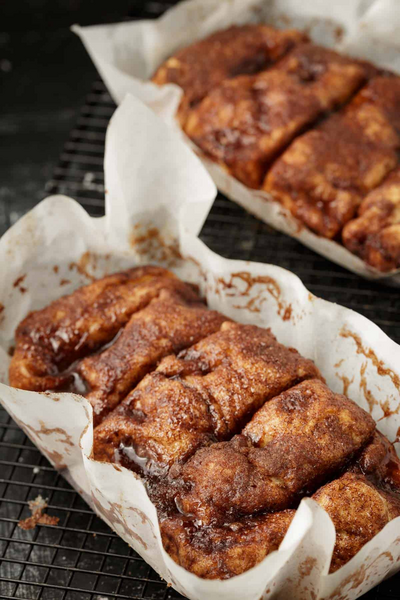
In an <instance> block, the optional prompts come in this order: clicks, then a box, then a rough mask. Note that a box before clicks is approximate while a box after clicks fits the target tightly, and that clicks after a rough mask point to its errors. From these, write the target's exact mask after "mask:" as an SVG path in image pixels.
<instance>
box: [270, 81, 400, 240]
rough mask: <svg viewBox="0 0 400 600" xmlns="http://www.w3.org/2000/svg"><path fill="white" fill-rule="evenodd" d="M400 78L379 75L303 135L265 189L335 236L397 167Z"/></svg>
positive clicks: (278, 163)
mask: <svg viewBox="0 0 400 600" xmlns="http://www.w3.org/2000/svg"><path fill="white" fill-rule="evenodd" d="M399 132H400V78H396V77H390V76H386V77H376V78H374V79H372V80H371V81H370V83H369V84H368V85H366V86H365V87H364V88H363V89H362V90H361V91H360V92H359V93H358V94H357V95H356V96H355V98H354V99H353V100H352V101H351V102H350V104H349V105H348V106H346V107H345V108H344V109H342V110H341V111H340V112H339V113H337V114H335V115H333V116H331V117H330V118H328V119H327V120H326V121H324V122H323V123H322V124H321V125H320V126H319V127H317V128H315V129H313V130H311V131H309V132H307V133H305V134H303V135H302V136H300V137H298V138H297V139H296V140H295V141H294V142H293V143H292V144H291V145H290V146H289V148H288V149H287V150H286V151H285V152H284V153H283V155H282V156H281V157H280V158H279V159H278V160H277V161H276V162H275V164H274V165H273V166H272V168H271V169H270V171H269V173H268V175H267V177H266V179H265V182H264V185H263V188H264V189H265V190H266V191H268V192H270V193H271V194H272V195H273V196H274V197H275V199H277V200H278V201H279V202H281V203H282V204H283V205H284V206H286V207H287V208H288V209H289V210H290V211H291V212H292V213H293V214H294V215H295V216H296V217H298V218H299V219H300V221H302V222H303V223H305V224H306V225H307V226H308V227H309V228H310V229H312V230H313V231H315V232H316V233H318V234H320V235H323V236H325V237H328V238H334V237H336V236H337V235H338V233H339V232H340V231H341V229H342V227H343V226H344V225H345V224H346V223H347V222H348V221H349V220H350V219H351V218H352V217H353V216H354V214H355V213H356V211H357V208H358V206H359V205H360V203H361V202H362V200H363V198H364V197H365V196H366V194H368V192H371V191H372V190H373V189H374V188H376V187H377V186H378V185H379V184H380V183H381V182H382V181H383V179H384V178H385V177H386V175H387V174H388V173H389V172H390V171H391V170H392V169H393V168H394V167H395V166H396V165H397V161H398V158H397V151H398V150H399V147H400V137H399Z"/></svg>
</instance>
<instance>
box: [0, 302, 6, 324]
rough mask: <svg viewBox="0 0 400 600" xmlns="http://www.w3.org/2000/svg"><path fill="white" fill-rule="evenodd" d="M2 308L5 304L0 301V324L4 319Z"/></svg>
mask: <svg viewBox="0 0 400 600" xmlns="http://www.w3.org/2000/svg"><path fill="white" fill-rule="evenodd" d="M4 310H5V306H4V304H1V302H0V324H1V323H2V322H3V321H4Z"/></svg>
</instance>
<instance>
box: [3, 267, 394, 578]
mask: <svg viewBox="0 0 400 600" xmlns="http://www.w3.org/2000/svg"><path fill="white" fill-rule="evenodd" d="M16 338H17V347H16V352H15V354H14V357H13V360H12V363H11V368H10V379H11V380H12V382H14V384H15V382H16V383H17V385H20V386H21V387H23V386H25V387H26V388H27V389H34V390H43V389H46V387H45V386H46V385H48V386H49V388H48V389H58V390H66V389H67V390H75V391H76V390H77V382H76V379H77V378H78V379H79V383H80V385H82V386H84V389H82V390H81V391H82V392H84V393H85V394H86V395H87V397H88V399H89V400H90V401H91V402H92V404H93V406H94V408H95V423H97V422H99V421H100V420H101V419H102V418H104V416H106V415H107V412H109V411H111V412H110V414H108V416H106V418H105V419H104V420H103V422H102V423H101V424H100V425H98V426H97V427H95V430H94V448H93V454H94V458H95V459H98V460H105V461H110V462H117V463H120V464H122V465H124V466H126V467H128V468H130V469H133V470H136V471H138V472H140V473H141V474H142V475H144V477H145V482H146V485H147V489H148V492H149V495H150V498H151V499H152V501H153V502H154V503H155V505H156V507H157V510H158V514H159V517H160V520H161V532H162V537H163V542H164V545H165V547H166V549H167V551H168V552H170V554H171V556H172V557H173V559H174V560H176V561H177V562H178V563H179V564H181V565H182V566H184V567H185V568H187V569H189V570H191V571H192V572H194V573H196V574H198V575H200V576H202V577H207V578H227V577H232V576H234V575H237V574H239V573H242V572H243V571H245V570H246V569H249V568H251V567H253V566H254V565H256V564H257V563H258V562H260V561H261V560H262V559H263V558H264V557H265V556H266V555H267V554H268V553H270V552H272V551H273V550H276V549H277V548H278V547H279V544H280V543H281V541H282V539H283V537H284V535H285V533H286V531H287V528H288V526H289V524H290V522H291V520H292V518H293V515H294V512H295V511H294V510H292V508H295V507H296V506H297V504H298V502H299V501H300V499H301V498H302V497H304V495H307V494H310V493H313V492H314V490H315V489H316V488H317V487H318V486H319V485H321V484H323V483H325V482H327V481H329V480H331V479H332V478H335V477H338V476H339V475H341V474H342V473H343V470H344V469H346V473H345V474H344V475H342V476H341V477H339V479H334V480H333V481H331V482H330V483H327V484H326V485H324V487H322V488H320V489H319V490H318V491H317V492H316V493H315V494H314V499H315V500H316V501H317V502H319V503H320V504H321V505H322V506H323V507H324V508H325V509H326V510H327V511H328V513H329V514H330V515H331V517H332V519H333V521H334V523H335V526H336V529H337V544H336V547H335V553H334V557H333V562H332V570H335V569H337V568H338V567H339V566H341V565H342V564H344V563H345V562H346V561H347V560H349V559H350V558H351V557H352V556H353V555H354V554H355V553H356V552H357V551H358V550H359V549H360V548H361V547H362V545H363V544H364V543H366V542H367V541H368V540H369V539H371V537H372V536H373V535H375V534H376V533H377V532H378V531H380V529H381V528H382V527H383V526H384V525H385V524H386V523H387V522H388V521H389V520H390V519H392V518H394V517H395V516H397V515H400V499H399V491H400V460H399V459H398V458H397V455H396V452H395V449H394V446H393V444H391V443H390V442H389V441H388V440H387V439H386V438H385V437H384V436H383V435H382V434H380V433H378V432H377V431H376V429H375V424H374V422H373V420H372V418H371V417H370V416H369V415H368V414H367V413H365V411H363V410H362V409H361V408H359V407H358V406H357V405H356V404H354V403H353V402H352V401H351V400H349V399H348V398H346V397H345V396H341V395H339V394H334V393H333V392H331V391H330V390H329V389H328V387H327V386H326V385H325V383H324V382H323V380H322V376H321V374H320V373H319V371H318V369H317V368H316V366H315V365H314V364H313V362H312V361H310V360H308V359H305V358H304V357H302V356H301V355H300V354H299V353H298V352H297V351H296V350H294V349H292V348H287V347H285V346H282V345H281V344H279V343H278V342H277V340H276V339H275V337H274V336H273V334H272V333H271V331H270V330H267V329H262V328H260V327H256V326H253V325H240V324H237V323H233V322H231V321H228V320H226V318H225V317H224V316H223V315H221V314H219V313H217V312H215V311H211V310H208V309H207V308H206V306H205V305H204V303H203V302H202V301H201V300H200V298H199V297H198V295H197V293H196V292H195V291H194V289H193V288H192V287H191V286H189V285H187V284H185V283H183V282H181V281H180V280H179V279H177V278H176V277H175V276H174V275H173V274H172V273H170V272H168V271H166V270H165V269H161V268H157V267H141V268H138V269H131V270H129V271H126V272H124V273H118V274H116V275H111V276H109V277H105V278H104V279H101V280H98V281H96V282H95V283H93V284H91V285H89V286H86V287H83V288H81V289H80V290H77V291H76V292H75V293H74V294H72V295H70V296H66V297H64V298H61V299H60V300H57V301H56V302H53V303H52V304H51V305H50V306H48V307H47V308H45V309H43V310H41V311H37V312H35V313H31V314H30V315H29V316H28V317H27V318H26V319H25V320H24V321H23V322H22V323H21V324H20V326H19V327H18V329H17V336H16ZM112 409H113V410H112ZM238 432H241V433H240V434H239V435H234V434H237V433H238ZM232 436H234V437H232ZM178 511H181V514H180V513H179V512H178ZM274 511H280V512H274Z"/></svg>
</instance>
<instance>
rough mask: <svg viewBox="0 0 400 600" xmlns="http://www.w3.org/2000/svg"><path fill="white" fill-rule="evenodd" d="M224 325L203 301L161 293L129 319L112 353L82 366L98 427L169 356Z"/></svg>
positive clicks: (92, 358)
mask: <svg viewBox="0 0 400 600" xmlns="http://www.w3.org/2000/svg"><path fill="white" fill-rule="evenodd" d="M225 320H226V319H225V317H224V316H223V315H221V314H220V313H218V312H216V311H212V310H208V309H207V307H206V306H205V305H204V304H203V303H202V302H200V300H199V299H198V298H196V301H194V302H193V301H187V300H186V299H185V298H184V297H183V296H182V295H180V294H179V293H176V292H171V291H170V290H168V289H165V290H161V292H160V295H159V296H157V297H156V298H154V299H153V300H152V301H151V302H150V303H149V304H148V305H147V306H146V307H145V308H144V309H142V310H140V311H138V312H137V313H135V314H134V315H133V316H132V317H131V318H130V320H129V322H128V323H127V325H126V326H125V328H124V329H123V330H121V335H120V336H119V337H118V339H117V340H116V341H115V342H114V343H113V344H112V345H111V346H110V347H109V348H107V349H105V350H104V351H103V352H101V353H100V354H95V355H92V356H89V357H87V358H85V359H83V361H82V362H81V363H80V364H79V365H78V367H77V372H78V373H79V375H80V376H81V377H82V379H83V380H84V381H85V382H87V384H88V385H89V386H90V392H89V393H88V394H87V398H88V399H89V400H90V402H91V404H92V406H93V411H94V415H95V423H94V424H95V425H96V424H97V423H99V422H101V421H102V419H103V418H104V417H105V415H106V414H108V413H109V412H110V411H111V410H113V408H115V406H117V405H118V404H119V403H120V402H121V400H122V399H123V398H125V396H126V395H127V394H128V393H129V392H130V391H131V390H132V389H133V388H134V387H135V385H136V384H137V383H138V382H139V381H140V380H141V379H142V378H143V377H144V376H145V375H146V373H148V372H149V371H151V370H153V369H154V368H155V367H156V366H157V363H158V362H159V361H160V360H161V359H162V358H163V357H164V356H167V355H168V354H171V353H177V352H179V351H180V350H182V349H183V348H186V347H187V346H190V345H192V344H193V343H195V342H197V341H198V340H200V339H202V338H203V337H205V336H208V335H210V334H211V333H213V332H214V331H217V330H218V329H219V327H220V326H221V324H222V323H223V322H224V321H225Z"/></svg>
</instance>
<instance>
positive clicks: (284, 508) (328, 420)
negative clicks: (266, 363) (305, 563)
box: [161, 380, 400, 579]
mask: <svg viewBox="0 0 400 600" xmlns="http://www.w3.org/2000/svg"><path fill="white" fill-rule="evenodd" d="M343 471H344V474H342V473H343ZM178 477H181V480H180V485H181V489H180V490H179V487H178V492H177V493H175V502H176V505H177V506H178V508H180V511H181V514H178V515H177V514H175V515H169V516H167V517H166V518H164V519H163V520H162V522H161V533H162V539H163V543H164V546H165V548H166V550H167V551H168V552H169V553H170V554H171V556H172V557H173V558H174V560H175V561H176V562H177V563H178V564H180V565H182V566H183V567H185V568H186V569H188V570H190V571H192V572H194V573H196V574H197V575H199V576H201V577H207V578H211V579H214V578H227V577H232V576H233V575H238V574H240V573H242V572H243V571H244V570H246V569H248V568H250V567H252V566H254V565H255V564H257V563H258V562H259V561H260V560H262V559H263V558H264V557H265V556H266V555H268V554H269V553H270V552H272V551H273V550H275V549H277V547H278V546H279V544H280V542H281V541H282V539H283V537H284V535H285V533H286V531H287V529H288V527H289V525H290V523H291V521H292V519H293V517H294V514H295V512H296V511H295V509H294V508H290V507H291V506H296V505H297V503H298V501H299V499H300V497H304V496H307V495H310V493H312V491H313V489H314V490H315V489H316V488H317V487H318V485H320V484H321V483H324V481H328V483H325V485H323V486H322V487H321V488H320V489H318V490H317V491H316V492H315V493H314V495H313V496H312V498H313V499H314V500H315V501H316V502H318V503H319V504H320V505H321V506H322V507H323V508H324V509H325V510H326V511H327V512H328V514H329V516H330V517H331V519H332V520H333V523H334V525H335V528H336V535H337V538H336V545H335V549H334V554H333V558H332V563H331V569H330V570H331V572H333V571H335V570H337V569H338V568H339V567H340V566H342V565H343V564H345V563H346V562H347V561H348V560H350V559H351V558H352V557H353V556H354V555H355V554H356V553H357V552H358V551H359V550H360V549H361V548H362V546H363V545H364V544H366V543H367V542H368V541H369V540H370V539H372V538H373V537H374V536H375V535H376V534H377V533H378V532H379V531H380V530H381V529H382V528H383V527H384V526H385V525H386V524H387V523H388V522H389V521H390V520H392V519H394V518H395V517H397V516H400V495H399V490H400V461H399V459H398V457H397V455H396V452H395V449H394V447H393V445H392V444H391V443H390V442H389V441H388V440H387V439H386V438H385V437H384V436H383V435H382V434H380V433H378V432H377V431H376V430H375V426H374V423H373V420H372V418H371V417H370V416H369V415H368V414H367V413H365V411H363V410H362V409H360V408H359V407H358V406H357V405H355V404H354V403H353V402H352V401H351V400H349V399H347V398H345V397H344V396H342V395H338V394H333V393H332V392H331V391H330V390H329V389H328V388H327V387H326V386H325V385H324V384H323V383H322V382H321V381H318V380H310V381H305V382H303V383H301V384H299V385H297V386H296V387H295V388H292V389H291V390H288V391H287V392H284V393H283V394H281V395H280V396H278V397H277V398H275V399H272V400H270V401H269V402H268V403H266V404H265V405H264V406H263V407H262V408H260V409H259V411H258V412H257V413H256V414H255V415H254V417H253V418H252V419H251V421H250V422H249V423H248V425H247V426H246V427H245V428H244V430H243V432H242V435H240V436H236V437H235V438H233V440H232V441H230V442H224V443H217V444H213V445H211V446H210V447H206V448H203V449H200V450H198V451H197V452H196V454H195V455H194V456H193V457H192V458H191V459H190V460H189V461H188V462H187V463H186V464H185V465H184V466H183V467H182V469H181V471H180V475H178ZM295 495H297V502H295V501H294V496H295ZM275 501H278V503H279V504H275V505H274V507H273V506H272V505H271V503H273V502H275ZM277 506H279V507H280V509H279V511H278V512H270V510H271V508H276V507H277Z"/></svg>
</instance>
